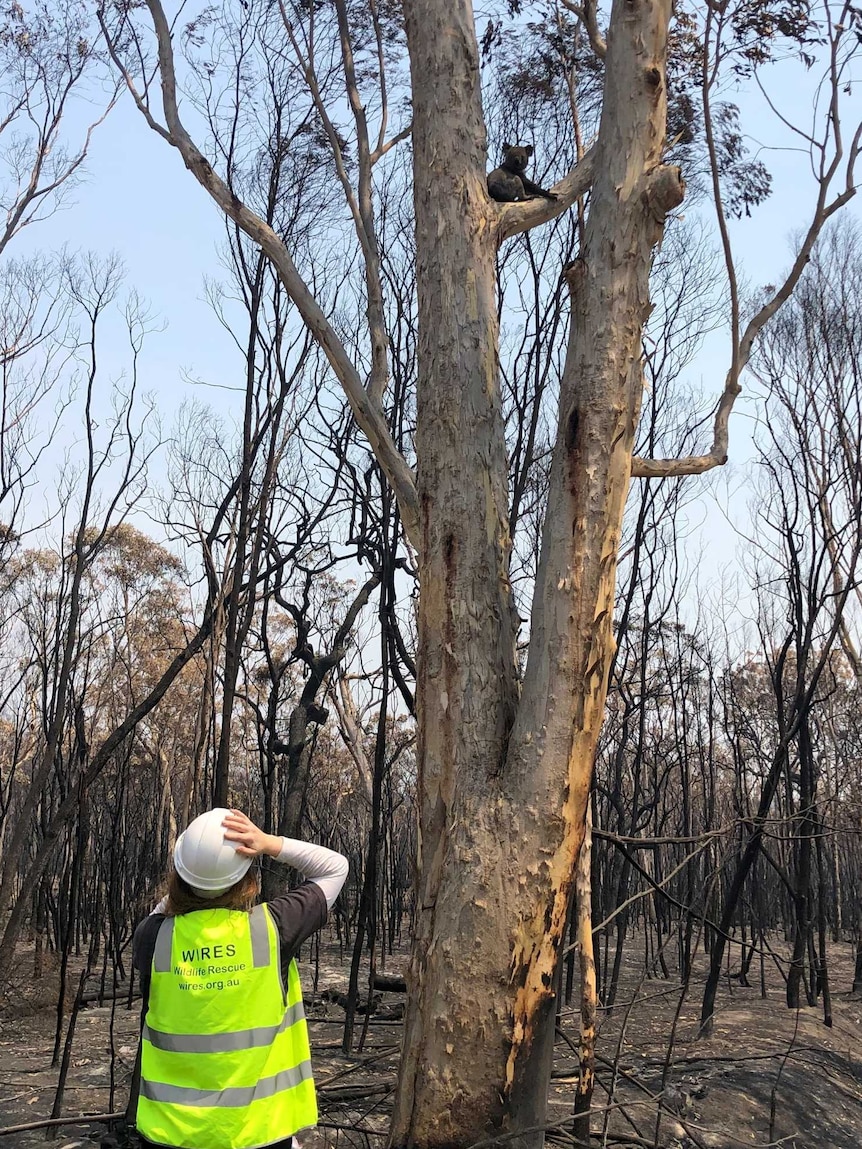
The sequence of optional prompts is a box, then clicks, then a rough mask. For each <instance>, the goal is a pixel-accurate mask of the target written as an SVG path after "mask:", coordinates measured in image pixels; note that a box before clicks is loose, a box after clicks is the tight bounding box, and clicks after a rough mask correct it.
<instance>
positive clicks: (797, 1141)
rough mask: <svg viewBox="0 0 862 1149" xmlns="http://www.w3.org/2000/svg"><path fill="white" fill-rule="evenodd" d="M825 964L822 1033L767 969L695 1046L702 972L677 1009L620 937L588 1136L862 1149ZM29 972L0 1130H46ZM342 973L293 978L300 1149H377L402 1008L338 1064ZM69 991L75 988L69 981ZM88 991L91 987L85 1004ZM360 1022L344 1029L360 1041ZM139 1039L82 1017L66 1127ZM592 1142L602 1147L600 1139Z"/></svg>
mask: <svg viewBox="0 0 862 1149" xmlns="http://www.w3.org/2000/svg"><path fill="white" fill-rule="evenodd" d="M775 948H776V950H777V952H779V953H783V952H784V950H785V949H786V946H785V944H784V943H783V942H780V941H778V940H776V942H775ZM830 963H831V983H832V992H833V1013H834V1024H833V1026H832V1028H831V1029H827V1028H826V1027H825V1026H824V1024H823V1020H822V1009H821V1007H820V1006H818V1007H817V1008H808V1007H806V1008H804V1009H802V1010H800V1011H799V1013H798V1015H797V1014H796V1013H795V1012H791V1011H788V1010H787V1009H786V1008H785V1006H784V994H783V989H784V987H783V981H782V979H781V977H780V975H779V974H778V972H777V970H776V969H775V967H774V966H773V964H772V962H771V960H769V962H768V964H769V967H770V968H769V970H768V971H767V997H766V998H765V999H764V998H762V997H761V991H760V982H759V971H753V972H756V974H757V978H756V984H754V985H752V987H751V988H744V987H741V986H740V985H739V982H738V981H736V980H733V979H729V980H725V982H724V984H723V986H722V989H721V993H720V996H719V1000H718V1010H717V1018H716V1025H715V1027H714V1031H713V1033H712V1034H711V1036H709V1037H708V1038H702V1037H701V1038H698V1036H697V1028H698V1011H699V1005H700V994H701V991H702V985H703V974H704V969H703V960H702V959H701V961H700V963H699V965H698V967H697V968H696V970H695V974H694V977H693V979H692V984H691V988H690V991H689V993H688V994H687V995H686V996H685V997H684V998H683V1000H682V1003H681V1004H680V994H681V990H680V987H679V985H678V984H677V983H675V982H674V981H667V980H662V979H658V978H655V977H647V976H645V974H644V968H643V947H642V942H641V941H640V940H639V939H632V941H631V943H630V944H629V947H628V950H627V955H626V960H625V962H624V971H623V974H624V976H623V981H622V983H621V988H620V992H619V997H618V1002H619V1004H618V1006H617V1007H616V1008H615V1009H614V1011H613V1013H612V1015H611V1016H607V1015H606V1014H600V1017H601V1021H600V1033H599V1040H598V1047H597V1052H598V1057H599V1065H598V1073H597V1088H596V1092H595V1095H594V1116H593V1126H592V1127H593V1130H594V1134H601V1132H602V1130H603V1127H604V1124H605V1121H607V1134H608V1137H607V1140H606V1142H605V1144H607V1145H609V1146H612V1145H617V1146H619V1145H622V1144H629V1145H642V1146H645V1147H646V1146H657V1147H658V1149H736V1147H737V1146H749V1145H751V1146H767V1145H773V1146H776V1145H781V1146H783V1147H784V1149H862V1000H860V999H859V998H858V997H857V998H854V997H852V996H850V994H849V993H848V992H847V990H848V989H849V986H850V984H851V980H852V951H851V947H850V946H849V945H834V946H833V947H832V949H831V952H830ZM754 964H755V965H756V962H755V963H754ZM402 966H403V957H398V956H396V957H395V958H391V959H388V963H387V970H386V972H387V973H398V972H399V971H400V969H401V968H402ZM31 972H32V955H30V954H28V953H26V952H24V953H22V955H21V963H20V966H19V978H18V984H17V986H15V987H14V989H13V991H12V993H10V994H9V995H7V998H6V1000H5V1008H4V1011H3V1016H2V1020H0V1132H2V1129H5V1128H6V1127H8V1126H10V1125H16V1124H22V1123H26V1122H28V1121H35V1120H38V1119H40V1118H45V1117H48V1116H49V1115H50V1113H51V1110H52V1106H53V1103H54V1096H55V1092H56V1085H57V1070H56V1069H52V1068H51V1066H50V1060H51V1050H52V1046H53V1040H54V1028H55V1024H56V1013H55V1004H54V1003H55V999H56V992H57V977H56V972H54V973H50V972H49V973H48V974H46V976H44V977H43V978H41V979H39V980H38V981H34V980H33V979H32V977H31ZM348 973H349V955H344V956H341V955H340V954H339V952H338V949H337V947H336V946H335V945H334V944H332V943H327V942H326V941H324V943H323V944H322V945H321V947H320V959H319V965H318V967H317V968H316V969H315V967H314V966H313V965H309V963H308V962H306V964H305V967H304V969H303V984H304V987H305V990H306V995H307V998H308V1000H309V1006H308V1014H309V1026H310V1031H311V1041H312V1049H313V1054H314V1060H315V1073H316V1078H317V1082H318V1089H319V1101H320V1110H321V1126H320V1127H319V1128H318V1130H316V1131H315V1132H314V1133H312V1134H305V1135H303V1137H302V1139H301V1140H302V1147H303V1149H327V1147H332V1149H353V1147H356V1149H359V1147H361V1149H378V1147H381V1149H382V1147H383V1146H384V1145H385V1140H384V1135H385V1130H386V1127H387V1121H388V1114H389V1105H390V1101H391V1095H392V1090H393V1087H394V1082H395V1074H396V1069H397V1061H398V1043H399V1040H400V1028H401V1026H400V1021H399V1020H398V1014H399V1013H400V1010H401V1006H402V1001H403V995H400V994H396V993H384V994H382V995H381V996H380V1001H379V1004H378V1007H377V1010H376V1012H375V1013H373V1014H372V1015H371V1017H370V1019H369V1024H368V1028H367V1033H366V1036H365V1042H364V1045H363V1048H362V1050H361V1052H357V1053H355V1054H354V1055H353V1056H351V1057H346V1056H344V1054H343V1053H342V1052H341V1036H342V1028H343V1019H344V1011H343V1009H342V1008H341V1007H340V1006H339V1005H338V1004H337V1003H336V1002H334V1001H328V1000H322V996H321V995H322V991H324V990H332V991H334V990H341V991H343V990H345V989H346V987H347V978H348ZM315 974H316V977H315ZM69 980H70V984H73V985H76V984H77V974H73V975H72V976H71V977H70V979H69ZM753 980H755V979H753ZM96 988H97V986H96V985H95V983H93V984H92V987H90V985H89V983H88V990H87V994H88V995H90V994H92V993H93V992H95V990H96ZM70 996H74V990H72V991H70ZM363 1020H364V1019H363V1018H361V1017H360V1018H358V1019H357V1036H358V1035H359V1034H360V1033H361V1028H362V1024H363ZM66 1024H68V1016H67V1017H66V1018H65V1019H64V1026H65V1025H66ZM137 1029H138V1010H137V1008H136V1006H133V1008H132V1009H131V1010H129V1009H127V1008H126V1002H125V1000H122V1001H118V1002H117V1003H116V1005H115V1007H114V1008H113V1010H112V1008H111V1004H110V1002H106V1003H105V1004H102V1005H99V1004H98V1002H91V1003H90V1004H88V1005H87V1006H86V1007H85V1008H84V1009H82V1011H81V1013H80V1015H79V1017H78V1022H77V1028H76V1032H75V1038H74V1043H73V1046H72V1053H71V1064H70V1070H69V1075H68V1080H67V1083H66V1089H65V1096H64V1099H63V1108H62V1113H63V1115H68V1116H72V1115H75V1116H77V1115H80V1114H87V1113H105V1112H109V1111H110V1109H111V1105H112V1094H111V1082H112V1076H113V1080H114V1093H113V1108H114V1109H115V1110H122V1109H123V1108H124V1106H125V1100H126V1093H127V1087H128V1080H129V1077H130V1074H131V1070H132V1066H133V1064H134V1057H135V1047H136V1038H137ZM560 1029H561V1032H562V1035H563V1036H561V1038H560V1040H559V1042H558V1045H557V1061H556V1065H555V1070H554V1079H553V1082H552V1088H551V1097H550V1114H549V1116H550V1120H551V1121H555V1122H558V1123H560V1124H561V1125H562V1124H564V1123H565V1122H566V1120H567V1119H568V1118H569V1117H570V1115H571V1109H572V1100H573V1095H574V1089H575V1084H576V1081H577V1061H576V1058H575V1056H574V1052H573V1048H574V1046H575V1045H576V1043H577V1012H576V1010H575V1009H573V1008H564V1009H563V1010H562V1013H561V1017H560ZM672 1034H673V1043H672V1049H671V1054H670V1058H668V1049H669V1045H670V1043H671V1035H672ZM112 1035H113V1041H112ZM64 1036H65V1032H64ZM567 1039H568V1041H567ZM568 1042H571V1043H573V1044H572V1045H571V1046H570V1045H569V1044H568ZM112 1044H113V1049H114V1056H113V1059H112V1057H111V1048H112ZM112 1060H113V1070H112ZM659 1113H660V1114H661V1120H660V1125H659V1128H658V1133H657V1132H656V1123H657V1116H658V1115H659ZM771 1114H772V1116H773V1124H772V1129H771V1131H770V1116H771ZM105 1134H106V1127H105V1125H103V1124H97V1123H89V1124H86V1123H85V1124H79V1125H65V1126H62V1127H60V1128H59V1130H57V1131H56V1132H55V1133H54V1134H53V1135H52V1139H51V1141H50V1142H49V1143H50V1144H52V1145H53V1146H54V1149H91V1147H92V1146H93V1145H99V1144H100V1141H101V1140H102V1138H103V1137H104V1136H105ZM549 1139H550V1140H551V1141H558V1142H559V1143H561V1144H562V1143H565V1138H564V1137H563V1138H560V1137H556V1136H555V1135H553V1134H551V1135H550V1138H549ZM45 1144H46V1132H45V1130H44V1129H40V1130H36V1131H25V1132H18V1133H13V1134H9V1135H6V1136H3V1137H0V1149H33V1147H35V1146H37V1145H38V1146H44V1145H45ZM569 1144H570V1142H569ZM595 1144H596V1145H600V1144H602V1138H601V1136H598V1137H596V1139H595Z"/></svg>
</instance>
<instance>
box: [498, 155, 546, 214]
mask: <svg viewBox="0 0 862 1149" xmlns="http://www.w3.org/2000/svg"><path fill="white" fill-rule="evenodd" d="M532 154H533V145H532V144H527V145H526V147H521V145H520V144H516V145H514V146H513V145H512V144H503V162H502V164H501V165H500V166H499V167H498V168H494V170H493V171H492V172H490V173H489V175H488V195H489V196H490V197H491V199H495V200H497V201H498V202H499V203H518V202H520V201H521V200H525V199H531V198H532V197H534V196H542V197H543V198H544V199H556V198H557V197H556V196H555V195H554V194H553V192H549V191H545V189H544V188H540V187H539V185H538V184H534V183H533V182H532V180H528V179H527V177H526V176H525V175H524V172H525V171H526V168H527V164H528V163H529V160H530V156H531V155H532Z"/></svg>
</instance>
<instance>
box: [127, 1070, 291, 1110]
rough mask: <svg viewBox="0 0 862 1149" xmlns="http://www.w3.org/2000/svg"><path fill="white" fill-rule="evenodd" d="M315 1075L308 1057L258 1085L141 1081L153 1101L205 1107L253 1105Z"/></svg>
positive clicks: (145, 1093) (143, 1089) (142, 1086)
mask: <svg viewBox="0 0 862 1149" xmlns="http://www.w3.org/2000/svg"><path fill="white" fill-rule="evenodd" d="M310 1077H311V1062H310V1061H304V1062H303V1063H302V1065H297V1067H296V1068H295V1069H283V1070H282V1071H281V1073H276V1074H275V1076H274V1077H264V1078H263V1079H262V1080H261V1081H258V1083H257V1085H249V1086H244V1087H241V1088H233V1089H222V1090H220V1091H219V1092H218V1093H208V1092H207V1091H206V1090H205V1089H192V1088H191V1087H190V1086H186V1085H162V1084H161V1083H160V1082H158V1081H146V1082H141V1093H142V1094H143V1095H144V1096H145V1097H148V1098H150V1100H151V1101H170V1102H174V1103H176V1104H177V1105H198V1106H200V1107H202V1108H204V1109H211V1108H213V1106H219V1105H220V1106H223V1107H224V1108H227V1109H233V1108H235V1107H236V1106H238V1105H251V1103H252V1101H259V1100H260V1099H261V1098H262V1097H274V1096H275V1095H276V1093H282V1092H283V1091H284V1090H285V1089H293V1088H294V1087H295V1086H297V1085H300V1084H301V1083H302V1082H303V1081H307V1080H308V1079H309V1078H310Z"/></svg>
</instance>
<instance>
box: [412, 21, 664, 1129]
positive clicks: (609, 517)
mask: <svg viewBox="0 0 862 1149" xmlns="http://www.w3.org/2000/svg"><path fill="white" fill-rule="evenodd" d="M453 8H454V12H453ZM406 15H407V34H408V42H409V45H410V58H411V67H412V76H413V108H414V119H413V139H414V178H415V200H416V229H417V268H418V277H417V278H418V284H419V325H420V342H419V391H418V422H417V457H418V459H419V473H418V479H419V493H420V502H421V514H422V527H423V535H422V554H421V572H420V573H421V580H420V581H421V596H420V608H419V614H420V632H419V654H420V657H419V680H418V684H417V704H418V712H419V721H420V743H419V771H420V802H421V807H420V828H421V855H420V878H419V886H418V896H419V905H418V921H417V933H416V939H415V943H414V951H413V958H412V963H411V995H410V1004H409V1007H408V1014H407V1020H406V1029H405V1041H404V1054H403V1060H402V1068H401V1077H400V1081H399V1089H398V1094H397V1099H396V1109H395V1118H394V1123H393V1131H392V1141H393V1144H394V1145H399V1146H400V1145H406V1144H407V1143H410V1142H412V1143H416V1144H417V1145H420V1146H442V1145H447V1146H452V1145H467V1144H469V1143H470V1142H472V1141H475V1140H479V1139H481V1138H482V1137H484V1136H487V1135H488V1134H489V1132H493V1131H494V1130H495V1129H499V1128H501V1127H503V1128H509V1129H511V1130H515V1131H517V1130H526V1129H529V1128H531V1127H535V1126H536V1125H541V1123H542V1122H543V1121H544V1120H545V1115H546V1100H547V1091H548V1082H549V1076H550V1068H551V1057H552V1053H553V1034H554V1014H555V1001H554V992H555V991H554V986H555V973H556V966H557V958H558V953H559V946H560V942H561V940H562V937H563V931H564V928H565V924H566V920H567V916H568V910H569V900H570V896H571V892H572V884H573V878H574V873H575V864H576V861H577V857H578V851H579V849H580V846H581V843H582V841H583V835H584V821H585V814H586V808H587V801H588V795H589V786H590V777H591V773H592V766H593V758H594V753H595V746H596V739H597V737H598V733H599V729H600V727H601V722H602V715H603V710H604V703H605V696H606V690H607V678H608V672H609V668H610V662H611V657H612V653H613V633H612V614H613V599H614V581H615V575H616V558H617V549H618V545H619V538H620V531H621V524H622V515H623V508H624V505H625V498H626V492H627V489H628V483H629V477H630V471H631V456H632V447H633V441H634V432H635V425H636V421H637V414H638V410H639V404H640V394H641V388H642V371H641V335H642V327H643V323H644V321H645V319H646V316H647V314H648V311H649V295H648V277H649V271H650V266H651V259H652V249H653V247H654V245H655V243H656V242H657V240H658V239H659V238H660V235H661V230H662V226H663V222H664V216H665V213H666V211H667V210H669V209H670V208H671V207H673V206H675V205H676V204H677V203H679V201H680V199H681V197H682V183H681V180H680V178H679V173H678V171H677V170H676V169H668V168H664V167H662V166H661V149H662V146H663V143H664V133H665V80H664V63H665V44H666V38H667V27H668V21H669V17H670V2H669V0H657V2H653V3H636V4H632V3H631V0H619V2H618V3H617V4H615V6H614V14H613V17H612V26H613V29H614V31H613V34H612V35H611V37H610V38H609V42H608V50H607V59H606V68H607V78H606V90H605V104H604V111H603V114H602V125H601V131H600V138H599V145H598V156H597V171H598V176H597V179H596V183H595V187H594V193H593V206H592V210H591V214H590V220H589V222H588V225H587V231H586V240H585V247H584V251H583V253H582V258H581V259H580V260H579V261H578V263H577V265H576V266H575V267H574V268H572V269H571V270H570V273H569V276H568V279H569V283H570V286H571V289H572V297H573V307H572V325H571V332H570V347H569V353H568V358H567V363H566V369H565V373H564V379H563V380H562V385H561V397H560V425H559V432H558V436H557V443H556V447H555V454H554V461H553V467H552V476H551V488H550V496H549V504H548V512H547V519H546V527H545V533H544V542H543V548H542V558H541V563H540V568H539V572H538V578H537V583H536V591H535V598H534V603H533V614H532V632H531V648H530V656H529V660H528V667H527V672H526V678H525V681H524V686H523V695H522V698H521V700H520V704H519V706H518V710H517V715H516V718H515V722H514V726H513V727H512V722H511V718H512V713H513V709H514V702H515V689H514V676H513V665H514V660H513V657H512V636H513V614H512V608H511V599H510V592H509V585H508V578H507V569H506V565H507V560H508V552H509V541H508V535H507V528H506V506H505V504H506V498H505V495H506V468H505V456H504V442H503V433H502V422H501V417H500V399H499V389H498V379H497V320H496V310H495V304H494V281H493V264H494V245H495V230H496V229H495V228H494V227H493V226H492V223H493V219H494V217H495V213H496V212H497V211H498V210H499V209H497V208H496V207H495V206H494V205H493V204H491V203H490V202H489V201H488V199H487V197H486V196H485V191H484V180H483V174H484V166H485V138H484V127H483V122H482V116H481V108H480V104H479V91H478V59H477V49H476V39H475V29H474V23H473V14H472V11H471V9H470V6H469V4H468V3H467V2H466V0H457V2H456V3H455V4H454V5H453V3H452V2H451V0H411V2H410V3H409V4H407V5H406ZM510 730H511V736H510ZM540 1140H541V1135H540V1134H539V1135H533V1136H530V1135H527V1136H525V1137H524V1138H523V1143H524V1144H528V1143H531V1144H532V1143H536V1142H537V1141H540Z"/></svg>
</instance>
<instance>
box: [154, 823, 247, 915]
mask: <svg viewBox="0 0 862 1149" xmlns="http://www.w3.org/2000/svg"><path fill="white" fill-rule="evenodd" d="M229 813H230V811H229V810H224V809H221V808H220V807H219V808H217V809H215V810H209V811H208V812H207V813H206V814H201V815H200V817H199V818H195V820H194V821H193V822H192V823H191V824H190V825H189V826H188V828H187V829H186V830H184V831H183V833H182V834H180V836H179V837H178V838H177V844H176V845H175V846H174V868H175V869H176V871H177V873H178V874H179V876H180V877H181V878H182V879H183V881H184V882H187V883H188V884H189V885H190V886H191V887H192V889H193V890H194V891H195V893H197V894H200V896H201V897H203V898H215V897H218V895H219V894H221V893H224V891H225V890H227V889H230V887H231V886H232V885H233V884H234V882H238V881H239V880H240V878H241V877H242V876H243V874H245V873H246V871H247V870H248V868H249V866H250V865H251V864H252V862H253V861H254V858H251V857H248V856H247V855H244V854H238V853H237V852H236V847H235V846H234V844H233V842H227V841H225V836H224V826H222V822H223V821H224V818H225V815H226V814H229Z"/></svg>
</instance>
